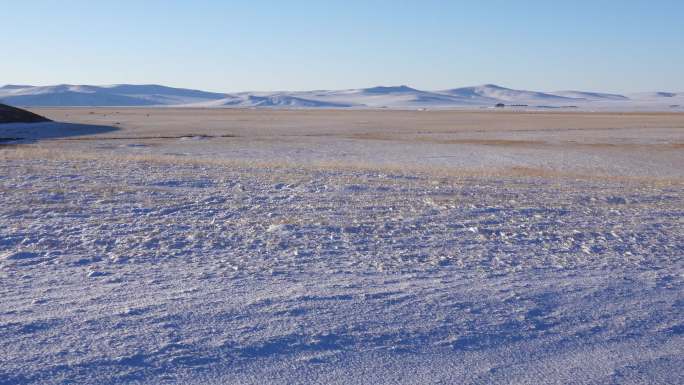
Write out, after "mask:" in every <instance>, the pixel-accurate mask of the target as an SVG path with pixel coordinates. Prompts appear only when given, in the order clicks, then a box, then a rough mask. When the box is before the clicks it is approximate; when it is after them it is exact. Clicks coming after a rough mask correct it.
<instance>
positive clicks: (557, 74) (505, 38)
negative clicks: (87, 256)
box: [0, 0, 684, 92]
mask: <svg viewBox="0 0 684 385" xmlns="http://www.w3.org/2000/svg"><path fill="white" fill-rule="evenodd" d="M0 18H2V19H1V20H2V21H1V22H0V33H1V35H0V36H2V38H1V39H0V41H1V42H2V46H3V52H4V53H5V54H4V55H3V56H4V57H3V58H0V84H4V83H14V84H16V83H19V84H37V85H46V84H58V83H73V84H111V83H160V84H165V85H172V86H182V87H190V88H201V89H206V90H214V91H226V92H229V91H244V90H286V89H287V90H305V89H332V88H356V87H367V86H374V85H398V84H408V85H411V86H413V87H416V88H422V89H440V88H451V87H457V86H464V85H474V84H482V83H496V84H500V85H504V86H508V87H514V88H527V89H538V90H546V91H550V90H559V89H569V88H573V89H583V90H596V91H615V92H636V91H653V90H666V91H684V21H683V20H684V19H683V18H684V1H682V0H669V1H668V0H661V1H658V0H652V1H629V0H622V1H617V0H615V1H614V0H593V1H581V0H574V1H550V0H547V1H533V0H530V1H525V0H518V1H501V0H487V1H477V2H475V1H472V0H470V1H439V0H422V1H400V0H394V1H380V0H378V1H373V0H367V1H351V0H347V1H320V0H319V1H296V0H292V1H219V0H203V1H202V0H195V1H190V0H187V1H173V0H163V1H162V0H147V1H127V0H117V1H104V0H103V1H77V0H71V1H69V0H60V1H58V0H54V1H47V0H45V1H38V0H33V1H31V0H25V1H8V2H5V3H4V4H3V6H2V15H0Z"/></svg>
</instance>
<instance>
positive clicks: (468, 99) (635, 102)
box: [0, 84, 684, 111]
mask: <svg viewBox="0 0 684 385" xmlns="http://www.w3.org/2000/svg"><path fill="white" fill-rule="evenodd" d="M0 101H2V102H4V103H6V104H10V105H16V106H56V107H60V106H135V107H144V106H185V107H201V108H204V107H214V108H371V109H377V108H391V109H421V108H431V109H462V108H485V107H492V106H494V105H496V104H499V103H503V104H507V105H513V107H509V108H517V109H521V108H524V109H530V110H538V109H548V108H556V109H568V108H573V109H581V110H612V111H629V110H651V111H679V110H684V107H682V105H684V101H683V99H682V94H681V93H672V92H650V93H639V94H631V95H626V96H625V95H618V94H610V93H601V92H586V91H557V92H539V91H528V90H516V89H510V88H505V87H501V86H498V85H494V84H484V85H479V86H472V87H461V88H453V89H447V90H441V91H424V90H418V89H415V88H411V87H409V86H406V85H401V86H377V87H371V88H361V89H347V90H317V91H292V92H291V91H278V92H238V93H215V92H205V91H199V90H190V89H182V88H173V87H166V86H160V85H153V84H148V85H132V84H117V85H108V86H92V85H68V84H62V85H56V86H41V87H36V86H20V85H7V86H4V87H0Z"/></svg>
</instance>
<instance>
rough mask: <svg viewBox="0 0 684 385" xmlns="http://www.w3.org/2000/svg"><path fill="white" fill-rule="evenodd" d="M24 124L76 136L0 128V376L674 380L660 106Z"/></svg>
mask: <svg viewBox="0 0 684 385" xmlns="http://www.w3.org/2000/svg"><path fill="white" fill-rule="evenodd" d="M50 111H52V112H50ZM38 112H40V113H43V114H45V115H47V116H48V117H50V118H53V119H58V120H64V119H60V118H64V117H65V116H67V115H68V116H69V117H70V118H71V121H72V122H73V123H74V124H76V123H77V124H78V125H77V126H76V128H78V129H79V130H81V131H78V132H77V135H76V136H67V134H68V132H69V130H71V129H73V127H72V126H70V125H63V124H60V123H51V124H48V125H40V126H34V127H33V128H32V130H34V131H30V130H28V128H27V127H28V126H26V125H12V126H7V127H2V126H0V137H3V135H7V133H8V132H11V133H12V134H13V135H16V133H17V132H21V130H22V129H23V130H24V132H25V134H26V137H25V139H23V140H18V141H17V140H15V141H14V142H12V143H11V144H10V145H5V146H3V145H2V144H0V199H1V202H2V205H0V298H1V299H2V300H1V301H0V384H2V385H10V384H11V385H20V384H21V385H23V384H41V385H42V384H454V383H465V384H489V383H494V384H569V383H572V384H677V383H681V379H682V378H684V315H683V314H684V258H683V257H684V230H683V229H684V189H683V186H684V184H683V180H684V159H682V154H681V146H682V143H683V142H684V135H683V132H684V131H683V130H684V120H682V118H681V117H679V116H678V115H677V114H669V115H666V116H665V115H660V114H643V115H629V114H627V115H625V114H615V115H603V116H594V115H591V114H588V115H587V116H586V117H585V116H584V115H577V116H574V115H572V114H567V115H562V116H560V117H559V120H555V119H556V116H555V115H554V114H548V115H540V117H539V116H537V115H536V114H528V113H525V114H510V115H502V114H499V113H493V112H492V113H480V114H469V113H464V112H455V111H451V112H448V113H447V112H419V111H413V112H405V111H404V112H402V111H380V112H379V111H301V112H293V111H265V112H264V111H259V112H256V111H248V110H247V111H218V112H217V111H216V110H207V111H202V110H187V109H185V110H184V109H177V110H174V109H147V110H141V109H131V110H127V111H122V112H121V113H116V111H113V110H100V109H94V110H85V109H66V110H49V109H46V110H41V111H38ZM537 118H539V119H544V120H542V121H536V120H535V119H537ZM114 121H116V122H119V123H121V124H120V125H118V126H116V127H118V128H119V130H118V131H116V130H110V131H103V130H101V129H100V128H97V129H94V130H93V132H92V134H93V135H91V136H88V135H85V131H83V130H85V127H86V126H85V124H94V123H97V124H99V125H105V124H107V123H108V122H109V123H111V122H114ZM188 122H190V123H188ZM355 122H365V123H364V124H363V125H362V126H361V127H362V128H354V127H356V126H355V125H354V123H355ZM476 122H479V123H477V124H476ZM611 122H612V123H611ZM112 124H113V123H112ZM442 124H443V125H442ZM385 125H386V126H385ZM536 125H540V126H542V127H546V126H549V127H553V128H552V129H537V128H534V127H536ZM611 125H612V126H613V128H612V129H607V128H605V127H608V126H611ZM665 126H666V127H665ZM41 127H42V128H43V129H47V128H49V127H54V132H56V131H57V130H58V129H61V130H62V131H63V136H62V137H58V136H57V135H56V134H54V133H53V134H51V135H45V136H40V129H41ZM99 127H102V126H99ZM202 127H204V129H203V128H202ZM411 127H414V128H413V130H414V131H415V130H418V131H420V132H421V135H436V136H437V137H436V140H435V142H432V144H429V142H426V141H425V140H424V138H423V137H420V138H423V139H421V140H418V138H419V137H415V136H412V137H411V138H410V139H407V138H408V131H407V130H409V129H410V128H411ZM582 127H584V128H582ZM592 127H594V128H592ZM631 127H648V128H646V129H644V130H642V131H635V130H634V129H633V128H631ZM658 127H665V128H658ZM164 128H165V129H166V131H163V133H164V135H165V136H162V135H161V134H160V131H158V130H160V129H164ZM459 129H460V130H461V131H459ZM578 130H580V131H579V132H578ZM29 131H30V132H29ZM315 132H318V133H319V136H312V133H315ZM429 132H432V134H428V133H429ZM179 133H183V135H179ZM210 133H213V136H210V135H209V134H210ZM370 133H373V134H376V135H378V134H383V135H385V136H371V135H370ZM193 134H194V135H193ZM466 134H467V135H470V139H468V140H469V141H464V140H462V139H463V138H461V139H458V140H457V139H456V138H460V137H461V136H462V135H466ZM30 135H33V136H32V137H31V138H33V139H34V140H35V141H29V140H28V139H30V138H29V136H30ZM459 135H460V136H459ZM506 135H523V136H524V140H525V141H524V142H513V141H512V140H511V139H504V138H506V137H508V136H506ZM535 138H536V139H535ZM578 138H582V139H581V140H583V141H584V142H582V143H579V144H577V143H576V142H575V140H578ZM459 140H460V141H459ZM599 140H601V141H604V143H602V144H600V145H596V141H599ZM592 141H594V142H592ZM607 141H612V142H610V143H612V144H610V143H608V142H607ZM437 142H439V143H437ZM544 143H546V144H544ZM571 143H574V144H571ZM546 145H548V146H550V148H551V149H549V148H546V147H544V146H546ZM430 146H432V147H430ZM430 148H432V149H433V151H435V152H437V153H439V154H441V155H446V154H448V153H449V151H451V155H452V156H454V157H455V160H454V163H439V164H435V163H420V162H419V161H418V159H420V157H419V156H418V155H420V154H422V155H430V154H431V153H432V152H431V150H430ZM241 149H242V151H241ZM306 149H309V150H311V151H309V152H307V151H305V150H306ZM449 149H450V150H449ZM616 149H617V151H616ZM644 149H646V150H644ZM313 150H315V151H313ZM351 151H356V153H355V158H354V159H353V161H352V162H347V161H348V159H347V157H345V156H344V154H346V153H348V152H351ZM646 152H648V155H647V154H646ZM496 153H498V154H499V157H495V156H494V154H496ZM203 154H204V155H203ZM477 154H483V155H482V157H481V158H480V159H481V164H480V166H481V167H480V168H478V167H472V168H471V167H469V165H470V166H472V165H473V163H465V160H469V161H470V162H475V161H476V160H477V159H478V155H477ZM380 156H382V157H385V158H386V160H387V162H382V160H381V159H380V158H379V157H380ZM534 157H536V159H537V162H539V163H541V164H543V165H544V166H541V167H540V168H538V169H534V170H532V169H531V168H530V167H523V165H525V164H527V165H528V166H529V164H528V163H525V162H528V161H529V159H532V158H534ZM585 158H588V159H590V160H589V161H587V162H591V160H592V159H593V161H594V162H596V161H600V162H603V163H606V165H605V168H600V167H598V165H597V166H596V169H595V173H593V174H587V172H588V171H587V169H586V167H585V166H586V164H584V163H579V166H573V162H580V160H581V159H585ZM401 159H407V160H404V162H405V163H401V162H400V160H401ZM448 159H449V158H448ZM360 160H365V164H363V165H361V162H360ZM585 161H586V160H585ZM547 164H550V165H551V166H547ZM658 164H659V165H661V166H662V167H661V169H662V173H657V172H651V171H650V170H653V169H657V167H656V166H657V165H658ZM558 165H564V166H563V167H564V168H563V170H559V169H558V168H556V167H557V166H558ZM654 165H656V166H654ZM412 166H414V167H416V169H412V168H411V167H412ZM417 166H421V167H420V168H418V167H417ZM482 167H485V168H489V169H491V170H494V171H492V172H491V173H487V172H483V171H482ZM630 169H631V170H632V171H630V172H628V171H624V170H630Z"/></svg>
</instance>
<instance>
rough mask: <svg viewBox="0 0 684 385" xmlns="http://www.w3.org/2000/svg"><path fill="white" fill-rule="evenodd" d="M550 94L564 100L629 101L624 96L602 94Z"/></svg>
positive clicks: (574, 92) (568, 92) (566, 92)
mask: <svg viewBox="0 0 684 385" xmlns="http://www.w3.org/2000/svg"><path fill="white" fill-rule="evenodd" d="M551 94H552V95H556V96H562V97H564V98H572V99H583V100H589V101H608V100H629V98H628V97H626V96H624V95H618V94H607V93H602V92H586V91H556V92H552V93H551Z"/></svg>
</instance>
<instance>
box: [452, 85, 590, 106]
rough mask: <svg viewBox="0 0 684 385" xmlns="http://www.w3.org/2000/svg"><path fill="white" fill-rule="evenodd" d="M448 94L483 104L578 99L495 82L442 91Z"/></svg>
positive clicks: (571, 100)
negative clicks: (502, 85)
mask: <svg viewBox="0 0 684 385" xmlns="http://www.w3.org/2000/svg"><path fill="white" fill-rule="evenodd" d="M441 93H443V94H446V95H451V96H454V97H458V98H464V99H469V100H473V101H477V102H480V103H483V104H491V103H501V102H503V103H530V102H532V103H549V102H551V103H552V102H561V103H568V102H573V101H576V99H574V98H569V97H564V96H558V95H552V94H547V93H543V92H537V91H524V90H514V89H510V88H504V87H501V86H497V85H494V84H484V85H481V86H474V87H462V88H454V89H450V90H444V91H441Z"/></svg>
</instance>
